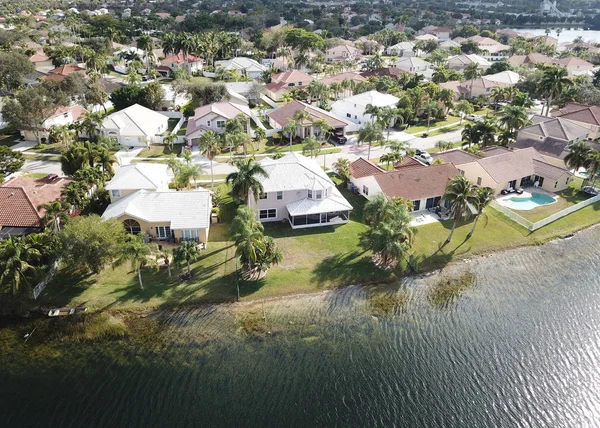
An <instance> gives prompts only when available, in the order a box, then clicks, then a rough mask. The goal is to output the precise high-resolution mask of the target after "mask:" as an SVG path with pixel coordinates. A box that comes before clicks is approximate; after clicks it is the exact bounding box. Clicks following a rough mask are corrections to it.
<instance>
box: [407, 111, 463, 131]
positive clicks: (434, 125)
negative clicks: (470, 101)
mask: <svg viewBox="0 0 600 428" xmlns="http://www.w3.org/2000/svg"><path fill="white" fill-rule="evenodd" d="M457 122H460V117H454V116H450V115H448V118H447V119H446V120H440V121H438V122H434V121H433V120H432V121H431V122H430V124H429V128H430V129H433V128H443V127H445V126H448V125H452V124H454V123H457ZM405 131H406V132H408V133H409V134H418V133H421V132H427V122H425V123H424V124H423V123H421V124H419V125H414V126H411V127H410V128H408V129H406V130H405Z"/></svg>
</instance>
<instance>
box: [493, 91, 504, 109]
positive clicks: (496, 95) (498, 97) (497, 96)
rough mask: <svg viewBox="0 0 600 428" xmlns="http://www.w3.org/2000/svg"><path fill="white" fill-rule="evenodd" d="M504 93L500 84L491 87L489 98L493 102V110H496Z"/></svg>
mask: <svg viewBox="0 0 600 428" xmlns="http://www.w3.org/2000/svg"><path fill="white" fill-rule="evenodd" d="M504 94H505V91H504V88H501V87H500V86H495V87H493V88H492V92H491V93H490V99H491V100H492V101H493V102H494V111H496V110H498V103H499V102H500V101H502V100H504Z"/></svg>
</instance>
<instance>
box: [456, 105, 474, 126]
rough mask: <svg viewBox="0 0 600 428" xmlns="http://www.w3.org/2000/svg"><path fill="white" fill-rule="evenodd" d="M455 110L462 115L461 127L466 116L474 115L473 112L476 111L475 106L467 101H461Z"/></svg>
mask: <svg viewBox="0 0 600 428" xmlns="http://www.w3.org/2000/svg"><path fill="white" fill-rule="evenodd" d="M454 110H455V111H457V112H458V113H459V115H460V124H459V125H462V121H463V118H464V117H465V115H467V114H473V112H474V111H475V109H474V108H473V104H471V103H470V102H468V101H467V100H461V101H459V102H457V103H456V105H455V106H454Z"/></svg>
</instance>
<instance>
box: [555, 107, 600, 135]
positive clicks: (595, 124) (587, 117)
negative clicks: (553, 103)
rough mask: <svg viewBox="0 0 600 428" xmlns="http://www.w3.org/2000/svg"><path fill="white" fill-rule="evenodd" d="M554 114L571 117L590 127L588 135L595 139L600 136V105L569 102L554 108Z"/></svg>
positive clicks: (572, 119) (577, 122) (564, 117)
mask: <svg viewBox="0 0 600 428" xmlns="http://www.w3.org/2000/svg"><path fill="white" fill-rule="evenodd" d="M552 116H554V117H561V118H563V119H569V120H570V121H572V122H575V123H576V124H578V125H581V126H584V127H586V128H588V129H589V131H590V133H589V135H588V137H589V138H591V139H593V140H595V139H596V138H598V137H599V136H600V133H599V131H600V106H593V105H586V104H579V103H567V105H565V106H564V107H563V108H560V109H557V110H552Z"/></svg>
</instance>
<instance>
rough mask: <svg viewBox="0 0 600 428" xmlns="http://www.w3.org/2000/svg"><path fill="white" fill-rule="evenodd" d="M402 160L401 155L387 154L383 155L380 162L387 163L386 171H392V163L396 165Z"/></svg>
mask: <svg viewBox="0 0 600 428" xmlns="http://www.w3.org/2000/svg"><path fill="white" fill-rule="evenodd" d="M401 160H402V155H401V154H400V153H395V152H392V153H385V154H383V155H381V157H380V158H379V162H385V164H386V169H388V170H389V169H390V164H391V163H396V162H399V161H401Z"/></svg>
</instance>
